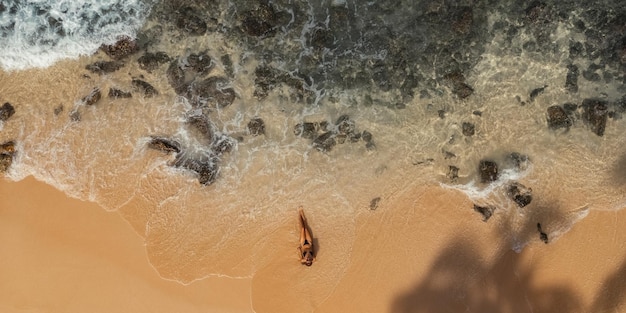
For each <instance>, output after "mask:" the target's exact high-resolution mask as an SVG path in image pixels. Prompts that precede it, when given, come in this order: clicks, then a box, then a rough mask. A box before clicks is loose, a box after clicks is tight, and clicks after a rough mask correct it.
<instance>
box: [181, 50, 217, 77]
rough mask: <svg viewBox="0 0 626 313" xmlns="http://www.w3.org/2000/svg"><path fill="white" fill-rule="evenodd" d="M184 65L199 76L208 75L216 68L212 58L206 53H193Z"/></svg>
mask: <svg viewBox="0 0 626 313" xmlns="http://www.w3.org/2000/svg"><path fill="white" fill-rule="evenodd" d="M184 63H185V65H186V66H188V67H190V69H191V70H192V71H194V72H196V73H198V74H199V75H206V74H208V73H209V72H210V71H211V70H212V69H213V67H214V66H215V64H214V63H213V60H211V57H210V56H209V55H208V54H206V53H199V54H195V53H192V54H190V55H189V56H188V57H187V58H186V59H185V60H184Z"/></svg>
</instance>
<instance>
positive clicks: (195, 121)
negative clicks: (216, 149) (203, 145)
mask: <svg viewBox="0 0 626 313" xmlns="http://www.w3.org/2000/svg"><path fill="white" fill-rule="evenodd" d="M187 124H188V125H190V126H191V127H193V128H194V129H195V130H196V131H197V132H198V133H200V136H202V137H204V138H205V139H206V140H207V141H208V142H212V141H213V126H212V124H211V121H210V120H209V118H208V117H206V116H205V115H194V116H190V117H188V118H187Z"/></svg>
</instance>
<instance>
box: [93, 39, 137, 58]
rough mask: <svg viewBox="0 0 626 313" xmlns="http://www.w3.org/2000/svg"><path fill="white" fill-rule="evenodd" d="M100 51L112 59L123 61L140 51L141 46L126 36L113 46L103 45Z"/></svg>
mask: <svg viewBox="0 0 626 313" xmlns="http://www.w3.org/2000/svg"><path fill="white" fill-rule="evenodd" d="M100 49H102V51H104V53H106V54H107V55H108V56H110V57H111V58H113V59H115V60H121V59H124V58H126V57H127V56H129V55H131V54H133V53H135V52H137V51H139V46H138V45H137V42H136V41H135V40H132V39H131V38H129V37H125V36H124V37H121V38H119V39H118V41H117V42H116V43H114V44H112V45H102V46H101V47H100Z"/></svg>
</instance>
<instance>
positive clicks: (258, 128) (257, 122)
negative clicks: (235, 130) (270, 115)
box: [248, 117, 265, 136]
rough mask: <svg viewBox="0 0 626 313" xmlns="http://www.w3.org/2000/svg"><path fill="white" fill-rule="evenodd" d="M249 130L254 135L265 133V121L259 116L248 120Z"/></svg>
mask: <svg viewBox="0 0 626 313" xmlns="http://www.w3.org/2000/svg"><path fill="white" fill-rule="evenodd" d="M248 132H250V135H252V136H258V135H264V134H265V122H263V120H262V119H261V118H259V117H255V118H253V119H252V120H250V122H248Z"/></svg>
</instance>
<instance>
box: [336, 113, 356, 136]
mask: <svg viewBox="0 0 626 313" xmlns="http://www.w3.org/2000/svg"><path fill="white" fill-rule="evenodd" d="M335 125H336V126H337V132H338V133H339V134H341V135H350V134H353V133H354V131H355V130H356V125H355V123H354V121H353V120H352V119H350V117H349V116H348V115H345V114H344V115H342V116H340V117H339V118H338V119H337V121H336V122H335Z"/></svg>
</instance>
